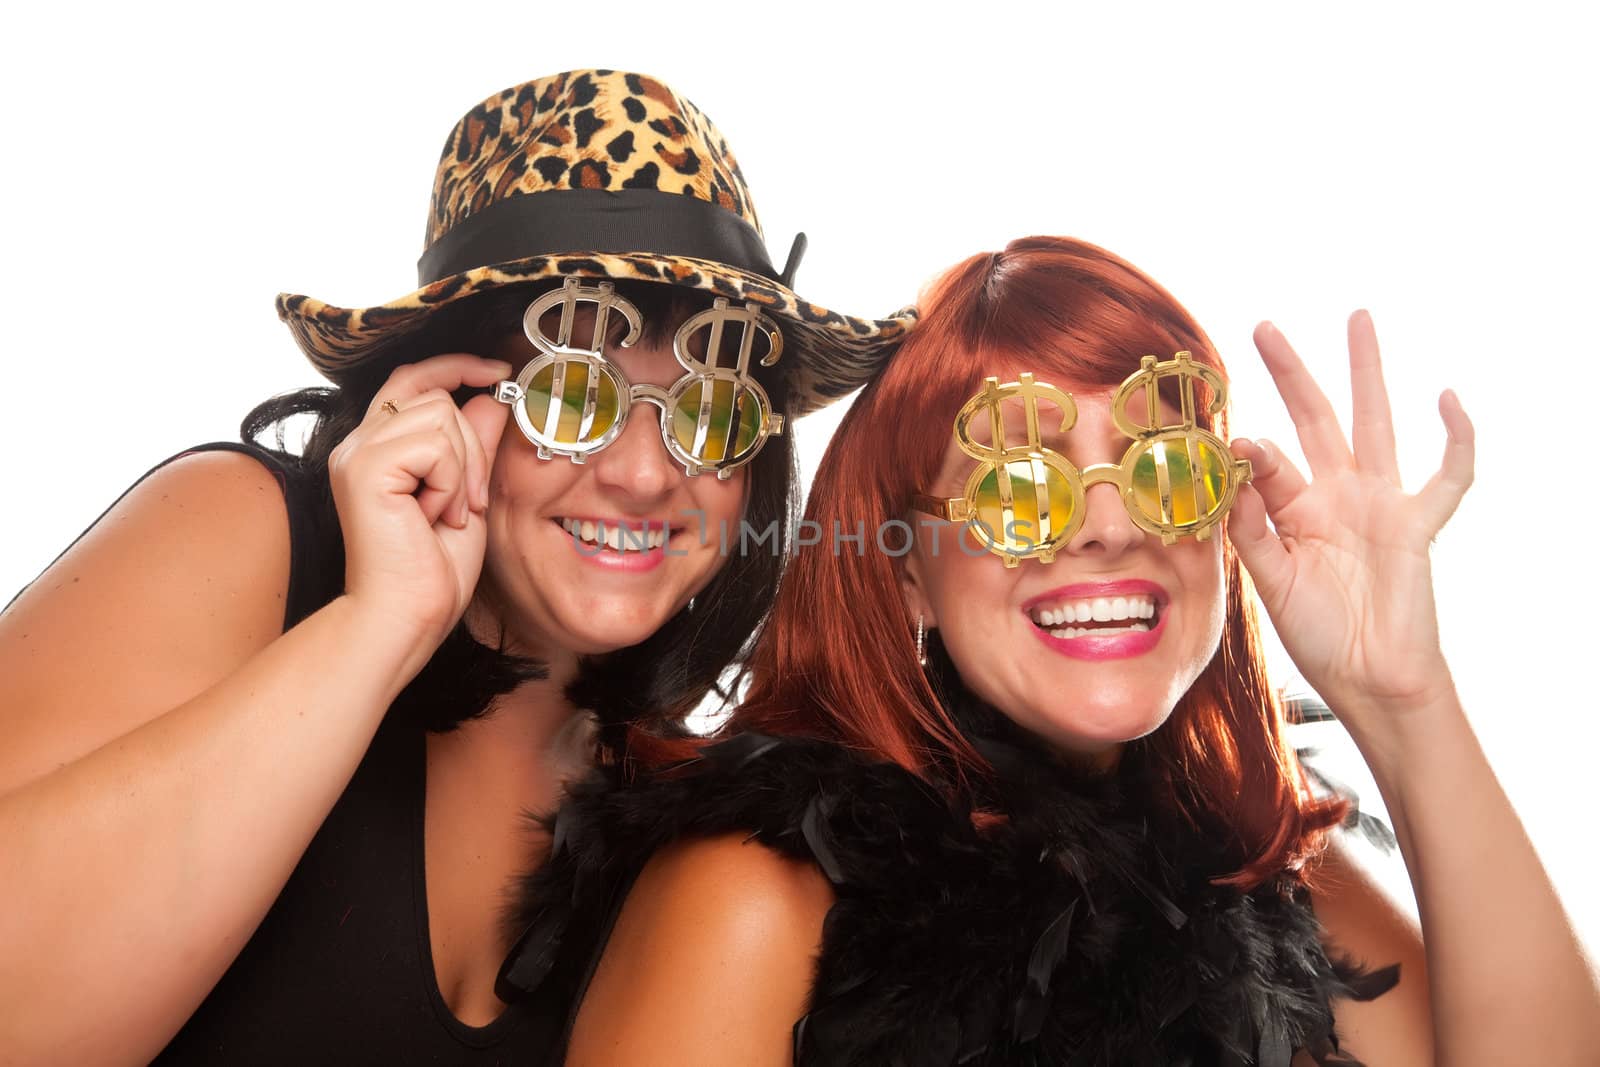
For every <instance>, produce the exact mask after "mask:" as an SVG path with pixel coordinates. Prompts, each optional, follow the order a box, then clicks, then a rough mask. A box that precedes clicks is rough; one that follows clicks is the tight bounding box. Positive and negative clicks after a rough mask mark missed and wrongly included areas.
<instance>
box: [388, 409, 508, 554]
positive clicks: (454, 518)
mask: <svg viewBox="0 0 1600 1067" xmlns="http://www.w3.org/2000/svg"><path fill="white" fill-rule="evenodd" d="M364 429H365V433H364V434H363V436H364V438H365V441H364V443H365V444H366V445H367V447H369V448H370V447H373V446H375V445H378V444H381V443H383V442H386V441H392V440H396V439H398V438H402V437H414V436H418V435H426V434H430V433H431V434H437V435H439V437H440V438H441V439H442V440H443V442H444V444H445V445H446V446H447V447H448V449H449V451H450V455H451V457H453V459H454V463H453V464H452V465H451V467H450V469H448V470H446V469H445V468H443V467H436V468H433V473H432V474H431V476H430V477H429V478H428V479H426V480H421V479H419V483H418V484H413V486H411V487H410V488H409V489H408V490H407V491H409V492H415V494H416V497H417V503H418V505H419V506H421V508H422V512H423V514H424V515H425V516H426V517H427V519H428V522H429V524H430V525H431V524H432V523H434V522H436V521H438V519H439V517H440V516H441V515H442V516H444V517H445V521H447V522H448V523H450V525H452V526H456V527H462V526H465V525H466V522H467V511H468V509H469V507H470V506H472V503H473V500H474V494H477V493H481V492H482V491H483V486H484V484H485V483H486V481H487V468H486V467H485V465H484V461H483V450H482V448H481V446H479V445H478V444H477V435H476V434H475V433H474V432H473V430H472V427H471V426H469V425H468V424H467V422H466V420H465V419H464V418H463V417H462V415H461V410H460V409H459V408H457V407H456V405H455V402H454V401H453V400H451V399H450V394H448V393H446V392H444V391H443V390H432V391H430V392H427V393H424V394H422V395H421V396H420V397H418V398H417V399H415V400H413V401H411V403H410V406H409V407H401V408H398V409H397V410H396V411H395V413H393V414H391V413H389V412H388V411H380V412H379V413H378V415H377V417H376V418H375V419H374V420H373V421H372V424H371V425H370V426H367V427H364ZM469 438H470V439H471V443H470V444H469V441H468V439H469Z"/></svg>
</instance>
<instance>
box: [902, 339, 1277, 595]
mask: <svg viewBox="0 0 1600 1067" xmlns="http://www.w3.org/2000/svg"><path fill="white" fill-rule="evenodd" d="M1173 376H1175V377H1178V378H1179V379H1180V387H1179V414H1180V418H1179V421H1177V422H1175V423H1163V422H1162V421H1161V397H1160V381H1161V379H1162V378H1164V377H1173ZM1196 379H1198V380H1200V381H1203V382H1205V383H1206V384H1207V385H1209V386H1210V387H1211V390H1212V400H1211V402H1210V403H1209V404H1208V405H1207V407H1206V413H1207V414H1208V415H1214V414H1216V413H1217V412H1219V411H1221V410H1222V408H1223V407H1224V406H1225V405H1226V404H1227V399H1228V390H1227V383H1226V382H1225V381H1224V380H1223V378H1222V376H1221V375H1220V374H1219V373H1217V371H1215V370H1214V369H1212V368H1211V367H1208V366H1205V365H1204V364H1200V363H1195V362H1194V360H1193V356H1192V353H1190V352H1187V351H1183V352H1178V353H1176V354H1175V355H1174V356H1173V358H1172V359H1170V360H1166V361H1161V360H1158V359H1157V358H1156V357H1155V356H1153V355H1147V356H1144V357H1142V358H1141V359H1140V361H1139V369H1138V370H1137V371H1135V372H1133V373H1132V374H1130V375H1129V376H1128V377H1127V378H1125V379H1123V381H1122V384H1121V385H1119V386H1118V387H1117V389H1116V392H1115V393H1114V394H1113V395H1112V398H1111V417H1112V421H1113V422H1114V423H1115V425H1116V427H1117V429H1118V431H1119V432H1121V433H1122V434H1123V436H1125V437H1130V438H1132V439H1133V440H1132V442H1131V443H1130V444H1129V445H1128V447H1127V449H1126V450H1125V451H1124V452H1123V454H1122V458H1121V460H1120V461H1119V462H1117V463H1096V464H1091V465H1090V466H1087V467H1084V468H1082V469H1081V470H1080V469H1079V468H1077V467H1075V466H1073V464H1072V463H1071V461H1069V460H1068V459H1067V458H1066V457H1065V456H1063V455H1062V454H1061V453H1059V452H1057V451H1055V450H1054V449H1052V448H1049V447H1048V446H1046V445H1044V444H1043V441H1042V437H1041V434H1040V430H1039V413H1038V401H1039V399H1040V398H1048V399H1050V400H1052V401H1054V402H1055V403H1056V404H1057V405H1058V406H1059V407H1060V409H1061V411H1062V419H1061V423H1060V425H1059V427H1058V428H1057V431H1058V432H1065V431H1066V430H1069V429H1071V428H1072V427H1073V425H1075V424H1076V422H1077V405H1076V402H1075V401H1074V400H1073V398H1072V395H1071V394H1070V393H1066V392H1063V391H1062V390H1060V389H1058V388H1056V387H1055V386H1053V385H1050V384H1049V383H1046V382H1038V381H1036V380H1035V379H1034V376H1033V374H1032V373H1031V372H1026V371H1024V372H1023V373H1021V374H1019V375H1018V376H1017V381H1014V382H1005V383H1002V382H1001V381H1000V379H999V378H998V377H994V376H990V377H986V378H985V379H984V380H983V389H982V391H980V392H979V393H978V394H976V395H975V396H973V397H972V399H970V400H968V401H967V402H966V404H964V405H963V406H962V408H961V410H960V411H959V412H957V414H956V418H955V426H954V433H955V439H956V443H957V445H958V446H959V447H960V448H961V450H962V451H963V452H964V453H966V454H967V455H969V456H971V457H972V458H974V459H976V460H978V462H979V466H978V467H977V468H976V469H974V470H973V472H972V473H971V474H970V475H969V476H968V477H967V481H966V485H965V488H964V491H963V495H962V496H960V497H954V498H948V499H947V498H940V497H934V496H929V495H927V494H922V493H918V494H916V495H915V496H914V497H913V502H912V506H913V507H915V508H916V509H917V510H919V511H924V512H927V513H929V514H932V515H937V516H939V517H940V518H942V519H944V520H945V521H946V522H965V523H967V524H968V525H969V526H971V527H972V528H973V531H974V533H975V534H976V535H977V536H978V538H979V540H980V541H982V542H983V544H984V545H985V547H987V548H988V549H989V550H990V551H991V552H994V553H995V554H996V555H999V556H1000V557H1001V558H1002V559H1003V560H1004V562H1005V565H1006V566H1007V567H1015V566H1017V564H1018V563H1019V562H1021V560H1023V559H1033V558H1036V559H1038V560H1039V561H1040V562H1041V563H1051V562H1054V560H1055V556H1056V553H1057V552H1058V551H1059V550H1060V547H1061V546H1063V545H1065V544H1066V543H1067V542H1068V541H1070V540H1071V539H1072V537H1073V535H1075V534H1076V533H1077V532H1078V530H1079V529H1081V528H1082V526H1083V522H1084V518H1085V508H1084V503H1085V500H1086V493H1087V491H1088V489H1089V488H1090V487H1092V486H1094V485H1097V484H1099V483H1101V482H1109V483H1111V484H1113V485H1115V486H1116V487H1117V489H1118V490H1119V493H1120V495H1121V498H1122V504H1123V507H1124V509H1125V510H1126V511H1127V512H1128V517H1129V519H1130V520H1131V521H1132V522H1133V523H1134V524H1135V525H1137V526H1138V527H1139V528H1140V529H1142V530H1144V531H1146V532H1147V533H1151V534H1155V535H1157V536H1159V537H1160V538H1161V542H1162V544H1164V545H1171V544H1174V543H1175V542H1176V541H1177V540H1178V538H1180V537H1184V536H1193V537H1194V538H1195V540H1197V541H1206V540H1209V539H1210V536H1211V530H1212V528H1213V527H1215V525H1216V524H1217V523H1218V522H1221V521H1222V518H1223V517H1224V516H1225V515H1226V514H1227V513H1228V510H1229V508H1231V507H1232V506H1233V501H1234V497H1235V496H1236V495H1237V493H1238V489H1239V486H1240V485H1242V484H1244V483H1245V482H1248V481H1249V480H1250V478H1251V474H1252V472H1251V468H1250V461H1249V460H1244V459H1233V458H1232V457H1231V455H1230V454H1229V452H1228V449H1227V445H1226V444H1225V443H1224V442H1223V441H1222V439H1221V438H1219V437H1218V436H1217V435H1216V434H1213V433H1212V432H1211V431H1209V430H1207V429H1204V428H1203V427H1201V426H1200V425H1199V422H1198V419H1197V417H1196V411H1195V399H1194V384H1193V383H1194V381H1195V380H1196ZM1141 389H1142V390H1144V394H1145V421H1144V422H1140V421H1139V420H1137V419H1136V418H1134V417H1133V415H1132V414H1131V413H1130V412H1129V410H1128V409H1129V406H1130V405H1131V404H1132V402H1133V400H1134V398H1135V396H1136V394H1137V393H1138V392H1139V391H1140V390H1141ZM1013 396H1021V397H1022V398H1023V411H1024V414H1025V416H1026V418H1027V438H1028V439H1027V441H1026V442H1025V443H1023V444H1020V445H1016V446H1010V447H1000V448H994V447H992V446H985V445H983V444H980V443H978V442H976V441H973V440H972V436H971V433H970V432H969V427H970V425H971V421H972V419H973V418H974V417H976V416H977V415H978V413H979V412H980V411H981V410H983V409H987V410H988V411H989V415H990V427H991V440H993V441H998V442H1004V441H1005V421H1004V419H1005V416H1004V412H1003V409H1002V408H1001V403H1002V401H1004V400H1006V399H1009V398H1010V397H1013ZM1180 438H1181V439H1182V441H1183V448H1184V452H1185V455H1186V456H1187V459H1188V466H1189V485H1190V490H1191V492H1192V493H1193V498H1192V501H1193V506H1194V511H1195V514H1196V518H1195V519H1194V520H1193V521H1190V522H1185V523H1179V522H1178V521H1176V519H1175V518H1174V514H1175V512H1174V507H1173V485H1172V480H1171V472H1170V470H1169V469H1168V465H1167V449H1166V447H1165V445H1166V443H1167V442H1169V441H1175V440H1178V439H1180ZM1202 449H1209V450H1211V452H1212V453H1213V455H1216V456H1219V457H1227V458H1226V459H1223V460H1222V461H1221V463H1220V464H1219V473H1220V474H1221V480H1222V483H1223V484H1222V488H1221V492H1220V494H1219V495H1218V496H1217V498H1216V502H1215V503H1214V504H1212V505H1210V506H1209V507H1205V506H1202V501H1201V490H1200V488H1199V484H1198V479H1200V478H1203V477H1204V475H1203V473H1202V474H1197V472H1203V471H1204V470H1205V469H1206V465H1205V464H1204V463H1203V462H1202V459H1201V455H1200V453H1201V450H1202ZM1146 453H1149V454H1150V456H1151V459H1152V462H1153V465H1154V472H1155V479H1156V492H1157V499H1158V502H1159V507H1160V514H1159V515H1158V516H1151V515H1150V514H1148V513H1147V512H1146V511H1145V510H1144V508H1143V507H1142V506H1141V504H1140V502H1139V500H1138V496H1137V488H1136V484H1135V477H1134V470H1135V466H1136V464H1137V463H1138V462H1139V460H1140V458H1141V457H1143V456H1144V455H1145V454H1146ZM1024 460H1025V461H1026V462H1027V463H1028V465H1029V470H1030V474H1031V477H1032V482H1033V486H1034V492H1035V494H1036V495H1035V505H1036V509H1037V514H1038V515H1039V516H1040V524H1041V526H1042V527H1043V528H1042V529H1041V530H1040V538H1039V540H1038V541H1037V542H1035V541H1033V540H1031V539H1028V538H1017V537H1015V536H1014V533H1015V515H1014V512H1013V510H1012V509H1013V506H1014V500H1013V498H1012V495H1011V494H1012V486H1011V482H1012V479H1011V477H1010V476H1009V472H1010V470H1011V466H1010V465H1011V464H1013V463H1017V462H1020V461H1024ZM1047 472H1054V473H1055V474H1056V475H1057V476H1058V477H1059V478H1060V479H1061V480H1062V481H1063V482H1064V483H1065V485H1066V487H1067V489H1068V492H1069V494H1070V499H1071V514H1070V516H1069V517H1068V520H1067V523H1066V525H1065V526H1064V527H1063V529H1061V530H1060V531H1056V530H1053V529H1051V528H1050V509H1049V473H1047ZM990 474H994V475H995V488H996V493H997V495H998V497H999V499H1000V506H1001V516H1002V528H1001V532H1000V536H999V537H996V536H995V534H994V531H993V530H991V529H989V527H988V525H987V524H986V523H985V522H983V520H982V519H981V518H980V517H979V509H978V504H977V501H978V498H979V493H980V491H981V488H982V485H983V482H984V481H985V480H986V479H987V478H988V477H989V475H990Z"/></svg>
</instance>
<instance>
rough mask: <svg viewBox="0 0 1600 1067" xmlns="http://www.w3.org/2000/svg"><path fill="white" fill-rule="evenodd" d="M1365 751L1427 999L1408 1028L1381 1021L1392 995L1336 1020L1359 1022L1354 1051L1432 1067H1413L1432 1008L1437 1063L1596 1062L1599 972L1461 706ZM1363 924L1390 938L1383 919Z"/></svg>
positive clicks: (1408, 725)
mask: <svg viewBox="0 0 1600 1067" xmlns="http://www.w3.org/2000/svg"><path fill="white" fill-rule="evenodd" d="M1358 740H1359V739H1358ZM1363 752H1365V754H1366V756H1367V761H1368V763H1369V764H1370V765H1371V767H1372V772H1373V777H1374V779H1375V780H1376V781H1377V783H1378V787H1379V789H1380V790H1381V791H1382V793H1383V798H1384V803H1385V805H1386V806H1387V807H1388V809H1389V813H1390V815H1391V816H1392V817H1393V819H1394V824H1395V835H1396V836H1397V837H1398V838H1399V840H1400V849H1401V852H1402V854H1403V855H1404V856H1405V860H1406V866H1407V868H1408V870H1409V871H1410V874H1411V883H1412V886H1413V887H1414V888H1415V890H1416V894H1417V908H1418V911H1419V913H1420V916H1421V919H1422V932H1423V935H1424V937H1425V941H1426V946H1427V965H1426V973H1427V986H1428V989H1427V992H1428V994H1429V995H1428V996H1426V997H1424V996H1423V995H1422V991H1421V990H1415V991H1412V992H1410V993H1402V995H1401V1001H1402V1003H1401V1005H1398V1006H1399V1007H1403V1008H1405V1009H1406V1010H1407V1011H1408V1012H1410V1014H1411V1019H1410V1020H1409V1021H1406V1022H1404V1023H1402V1021H1401V1020H1400V1018H1399V1017H1398V1016H1397V1015H1393V1014H1390V1015H1389V1016H1388V1019H1387V1021H1385V1019H1384V1015H1385V1012H1386V1011H1387V1009H1386V1007H1385V1006H1384V1005H1383V1004H1382V1002H1383V1001H1384V1000H1385V999H1387V995H1386V996H1385V997H1380V998H1378V1000H1377V1001H1374V1002H1373V1003H1372V1004H1370V1005H1351V1006H1349V1008H1348V1010H1347V1012H1346V1013H1342V1014H1341V1016H1340V1019H1341V1022H1344V1021H1345V1020H1346V1018H1347V1017H1348V1019H1349V1020H1351V1021H1353V1022H1354V1023H1355V1026H1356V1029H1353V1030H1352V1042H1351V1050H1352V1051H1353V1052H1354V1053H1355V1055H1357V1056H1358V1057H1361V1058H1370V1061H1371V1062H1377V1063H1387V1062H1389V1060H1390V1059H1393V1060H1394V1062H1397V1063H1413V1062H1418V1063H1426V1062H1433V1061H1432V1060H1421V1059H1412V1058H1404V1057H1408V1056H1409V1055H1410V1052H1409V1050H1410V1049H1413V1048H1418V1047H1420V1045H1419V1044H1418V1038H1417V1034H1416V1033H1415V1030H1416V1028H1417V1027H1416V1024H1417V1022H1418V1019H1417V1018H1416V1009H1417V1008H1418V1006H1421V1007H1424V1008H1425V1007H1427V1006H1428V1004H1429V1003H1430V1002H1431V1007H1432V1020H1431V1022H1432V1038H1433V1044H1434V1047H1435V1048H1436V1049H1437V1057H1438V1060H1437V1062H1439V1063H1444V1064H1450V1065H1452V1067H1454V1065H1457V1064H1486V1065H1487V1064H1504V1063H1538V1064H1542V1065H1543V1064H1548V1065H1550V1067H1558V1065H1566V1064H1572V1065H1574V1067H1576V1065H1578V1064H1591V1063H1594V1062H1595V1058H1596V1056H1597V1055H1600V986H1597V984H1596V978H1595V973H1594V970H1593V967H1592V966H1591V965H1590V963H1589V962H1588V961H1587V960H1586V959H1585V957H1584V954H1583V951H1582V947H1581V945H1580V943H1579V941H1578V938H1577V935H1576V934H1575V933H1574V931H1573V929H1572V927H1571V925H1570V924H1569V922H1568V921H1567V918H1566V914H1565V912H1564V911H1563V910H1562V907H1561V901H1560V899H1559V898H1558V897H1557V895H1556V892H1555V889H1554V888H1553V887H1552V886H1551V884H1550V880H1549V877H1548V876H1547V875H1546V874H1545V872H1544V868H1543V866H1542V865H1541V864H1540V862H1539V858H1538V856H1537V855H1536V854H1535V852H1534V850H1533V846H1532V844H1531V843H1530V842H1529V841H1528V836H1527V834H1526V832H1525V831H1524V830H1523V828H1522V824H1521V822H1520V821H1519V820H1518V818H1517V815H1516V812H1515V811H1514V810H1513V809H1512V807H1511V804H1510V801H1509V800H1507V798H1506V795H1505V792H1504V791H1503V790H1502V789H1501V788H1500V783H1499V782H1498V781H1497V780H1496V779H1495V776H1494V772H1493V771H1492V770H1491V769H1490V767H1489V763H1488V761H1487V760H1486V759H1485V758H1484V754H1483V750H1482V748H1480V747H1479V745H1478V740H1477V738H1476V737H1475V736H1474V735H1473V733H1472V729H1471V727H1470V726H1469V725H1468V723H1467V720H1466V716H1465V715H1464V714H1463V713H1462V710H1461V705H1460V704H1459V702H1457V701H1456V700H1455V698H1454V694H1453V693H1452V694H1450V695H1449V696H1448V697H1445V698H1443V699H1441V700H1440V701H1439V702H1437V703H1435V704H1434V705H1432V706H1430V707H1427V708H1425V709H1418V710H1417V714H1416V715H1415V716H1409V717H1407V719H1406V721H1405V729H1404V732H1403V733H1396V734H1393V735H1391V736H1390V737H1389V738H1387V739H1386V741H1385V743H1383V744H1379V743H1378V742H1376V741H1369V742H1368V743H1367V744H1365V745H1363ZM1319 913H1320V909H1319ZM1363 918H1365V919H1367V920H1368V925H1369V926H1370V927H1371V928H1372V929H1373V930H1377V929H1381V926H1380V925H1379V923H1378V922H1377V921H1374V920H1380V919H1381V917H1380V916H1376V915H1370V914H1369V915H1367V916H1364V917H1363ZM1347 925H1349V926H1350V929H1349V932H1348V934H1347V935H1346V936H1355V930H1354V928H1353V925H1351V924H1347ZM1372 955H1373V957H1374V960H1373V962H1375V963H1383V962H1386V961H1385V960H1384V959H1381V958H1378V956H1379V955H1380V954H1379V953H1378V952H1373V953H1372ZM1402 988H1403V984H1402ZM1397 992H1398V991H1397ZM1421 1021H1422V1022H1423V1023H1424V1024H1425V1023H1426V1021H1427V1017H1426V1015H1424V1016H1422V1020H1421Z"/></svg>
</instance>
